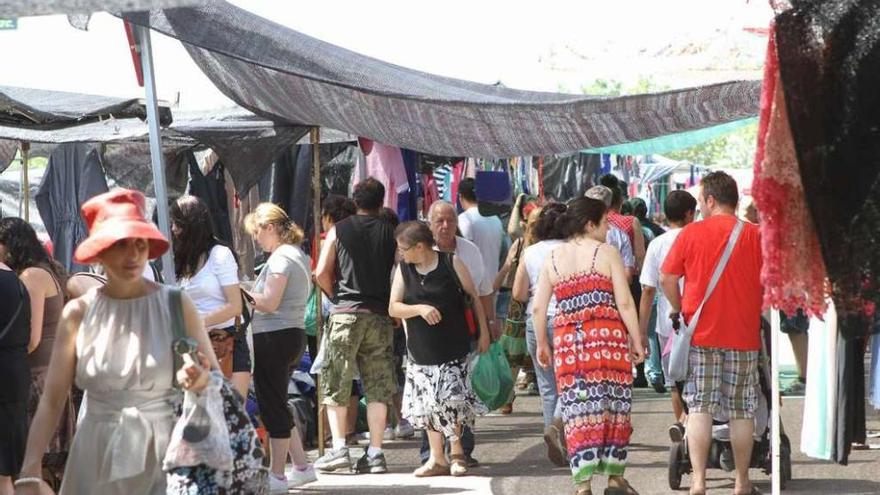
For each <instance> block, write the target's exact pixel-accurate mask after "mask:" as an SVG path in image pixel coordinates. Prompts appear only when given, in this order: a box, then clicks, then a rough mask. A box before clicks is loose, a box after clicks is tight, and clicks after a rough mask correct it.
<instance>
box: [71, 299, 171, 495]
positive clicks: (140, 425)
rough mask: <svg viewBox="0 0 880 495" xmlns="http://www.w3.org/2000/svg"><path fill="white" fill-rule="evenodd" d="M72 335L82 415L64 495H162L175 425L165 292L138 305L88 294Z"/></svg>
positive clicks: (135, 302)
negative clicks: (165, 460) (164, 466)
mask: <svg viewBox="0 0 880 495" xmlns="http://www.w3.org/2000/svg"><path fill="white" fill-rule="evenodd" d="M86 297H88V298H90V301H91V302H90V304H89V306H88V309H87V310H86V313H85V315H84V317H83V320H82V324H81V325H80V329H79V333H78V335H77V337H76V357H77V364H76V377H75V380H76V385H77V386H78V387H80V388H81V389H83V390H85V391H86V399H85V400H84V402H83V403H84V407H85V413H84V414H81V417H80V424H79V426H78V429H77V431H76V436H75V437H74V440H73V445H72V446H71V449H70V455H69V457H68V461H67V467H66V469H65V472H64V481H63V483H62V486H61V494H62V495H79V494H95V493H100V494H102V495H115V494H119V495H130V494H135V493H137V494H150V495H152V494H156V495H158V494H164V493H165V473H164V472H163V471H162V459H163V458H164V456H165V450H166V448H167V446H168V441H169V438H170V436H171V429H172V428H173V427H174V422H175V419H176V418H175V415H174V405H175V403H176V402H177V401H179V400H180V396H181V395H180V392H179V391H177V390H176V389H174V388H173V386H172V378H173V375H174V373H173V369H172V368H173V356H172V350H171V344H172V340H173V335H172V329H171V316H170V313H169V309H168V302H169V301H168V288H167V287H164V286H161V287H160V288H159V289H158V290H156V291H155V292H152V293H150V294H148V295H146V296H143V297H139V298H136V299H124V300H123V299H113V298H110V297H107V296H105V295H104V294H103V292H102V291H101V290H100V289H94V290H93V292H92V293H90V294H89V295H88V296H86Z"/></svg>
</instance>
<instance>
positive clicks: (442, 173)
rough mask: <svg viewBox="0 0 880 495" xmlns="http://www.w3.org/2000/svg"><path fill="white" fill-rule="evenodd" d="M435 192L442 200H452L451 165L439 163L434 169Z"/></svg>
mask: <svg viewBox="0 0 880 495" xmlns="http://www.w3.org/2000/svg"><path fill="white" fill-rule="evenodd" d="M433 175H434V181H435V183H436V185H437V193H438V194H439V197H440V199H442V200H443V201H448V202H450V203H451V202H452V165H441V166H439V167H437V168H435V169H434V174H433Z"/></svg>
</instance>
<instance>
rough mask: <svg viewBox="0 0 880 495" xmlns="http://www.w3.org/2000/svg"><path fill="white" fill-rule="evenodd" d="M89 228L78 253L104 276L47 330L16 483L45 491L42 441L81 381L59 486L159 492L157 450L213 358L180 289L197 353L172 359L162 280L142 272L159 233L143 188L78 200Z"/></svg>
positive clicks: (156, 252)
mask: <svg viewBox="0 0 880 495" xmlns="http://www.w3.org/2000/svg"><path fill="white" fill-rule="evenodd" d="M82 215H83V217H84V218H85V220H86V223H87V224H88V227H89V237H88V238H87V239H85V240H84V241H83V242H82V243H81V244H80V245H79V246H78V247H77V249H76V252H75V253H74V258H75V260H76V261H77V262H78V263H82V264H92V263H100V264H101V265H103V267H104V272H105V274H106V276H107V284H106V285H104V286H103V287H98V288H93V289H91V290H89V291H88V292H87V293H86V294H85V295H83V296H81V297H79V298H77V299H74V300H72V301H70V302H69V303H67V305H66V306H65V307H64V311H63V313H62V316H61V321H60V323H59V327H58V332H57V334H56V337H55V338H56V341H55V347H54V349H53V351H52V357H51V360H50V363H49V371H48V377H47V379H46V388H45V391H44V393H43V396H42V397H41V399H40V405H39V407H38V409H37V413H36V416H35V417H34V420H33V423H32V428H31V431H30V435H29V436H28V442H27V452H26V454H25V459H24V465H23V469H22V472H21V476H19V478H18V480H17V481H16V483H15V484H16V493H45V491H46V490H47V489H48V487H47V486H46V485H45V484H44V483H43V481H42V480H41V478H40V475H41V472H42V466H41V462H42V453H43V452H44V451H45V450H46V446H47V444H48V443H49V440H50V437H51V435H52V432H53V431H54V429H55V425H56V424H57V423H58V419H59V416H60V414H61V409H60V405H61V404H63V400H64V397H66V395H67V393H68V391H69V390H70V387H71V385H72V384H73V383H74V380H75V383H76V385H77V386H79V387H80V388H81V389H83V390H85V391H86V396H87V406H86V408H85V409H86V412H85V415H84V416H83V417H82V418H81V421H80V424H79V427H78V428H77V431H76V435H75V436H74V439H73V445H72V446H71V449H70V455H69V457H68V461H67V467H66V469H65V472H64V479H63V482H62V485H61V492H62V493H101V494H119V495H122V494H125V495H128V494H130V493H144V494H164V493H165V491H166V482H165V473H164V472H163V471H162V459H163V458H164V456H165V450H166V447H167V446H168V442H169V439H170V436H171V430H172V428H173V426H174V424H175V420H176V417H175V411H174V406H173V405H174V403H175V402H176V401H177V400H178V399H179V394H180V392H179V390H177V389H175V388H174V382H175V380H176V381H177V383H178V384H179V385H180V386H181V387H182V388H183V389H186V390H194V391H199V390H201V389H203V388H204V387H205V385H206V384H207V383H208V376H209V371H210V369H211V368H214V369H217V368H219V365H218V364H217V359H216V357H215V356H214V352H213V350H212V348H211V343H210V341H209V339H208V336H207V334H206V333H205V329H204V326H203V324H202V320H201V318H200V317H199V314H198V312H197V311H196V308H195V306H194V305H193V303H192V302H191V301H190V300H189V299H188V298H187V297H186V296H183V297H182V304H183V316H184V322H185V324H186V328H187V333H188V335H189V337H191V338H192V339H194V340H195V341H196V342H197V343H198V351H199V353H198V361H199V362H198V363H195V362H192V361H190V362H189V363H190V364H187V365H184V366H183V367H181V368H180V369H179V370H175V369H174V356H173V351H172V344H173V340H174V337H173V331H172V324H171V321H172V319H171V318H172V317H171V311H172V309H173V308H171V307H170V304H169V303H170V299H169V288H167V287H165V286H161V285H158V284H155V283H153V282H150V281H148V280H146V279H144V278H143V276H142V274H143V273H144V267H145V266H146V264H147V261H148V260H150V259H154V258H157V257H159V256H160V255H162V253H164V252H165V251H166V250H167V249H168V245H169V243H168V241H167V240H166V239H165V237H164V236H163V235H162V234H161V233H160V232H159V230H158V229H156V227H155V226H154V225H153V224H152V223H150V222H148V221H147V220H146V219H145V218H144V196H143V195H142V194H141V193H139V192H137V191H131V190H126V189H118V190H115V191H111V192H108V193H105V194H101V195H99V196H96V197H94V198H92V199H90V200H89V201H87V202H86V203H85V204H84V205H83V207H82Z"/></svg>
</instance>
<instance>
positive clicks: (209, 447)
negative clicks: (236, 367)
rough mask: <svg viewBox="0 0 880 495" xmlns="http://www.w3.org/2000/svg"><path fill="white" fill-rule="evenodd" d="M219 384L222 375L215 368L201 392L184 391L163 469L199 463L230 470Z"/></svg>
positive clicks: (228, 445)
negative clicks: (181, 406) (181, 407)
mask: <svg viewBox="0 0 880 495" xmlns="http://www.w3.org/2000/svg"><path fill="white" fill-rule="evenodd" d="M222 385H223V377H222V376H221V375H220V373H219V372H217V371H214V372H212V373H211V379H210V381H209V382H208V385H207V386H206V387H205V389H204V390H202V391H201V392H200V393H195V392H190V391H188V390H187V391H185V392H184V395H183V413H182V414H181V415H180V418H178V420H177V423H175V424H174V429H173V430H172V431H171V440H170V442H169V443H168V450H167V451H166V452H165V459H164V461H163V462H162V469H163V470H165V471H170V470H172V469H174V468H178V467H193V466H198V465H200V464H201V465H205V466H208V467H210V468H214V469H217V470H220V471H231V470H232V467H233V466H232V448H231V447H230V442H229V430H228V429H227V427H226V418H225V416H224V414H223V397H222V396H221V395H220V387H221V386H222Z"/></svg>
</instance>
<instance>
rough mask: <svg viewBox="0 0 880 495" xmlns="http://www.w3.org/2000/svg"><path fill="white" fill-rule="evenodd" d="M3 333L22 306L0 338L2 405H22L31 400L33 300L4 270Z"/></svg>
mask: <svg viewBox="0 0 880 495" xmlns="http://www.w3.org/2000/svg"><path fill="white" fill-rule="evenodd" d="M0 301H3V304H0V333H2V332H3V329H4V328H6V325H7V324H8V323H9V322H10V320H11V319H12V317H13V315H14V314H15V312H16V310H17V309H18V307H19V304H21V310H20V311H19V312H18V316H17V317H16V318H15V321H14V322H12V326H11V327H9V329H8V330H7V331H6V333H5V334H4V335H2V336H0V376H2V377H3V386H2V387H0V403H4V402H22V401H26V400H27V397H28V390H29V387H30V379H31V377H30V374H31V372H30V365H28V359H27V356H28V353H27V346H28V342H29V341H30V338H31V299H30V297H29V296H28V292H27V290H25V289H24V287H23V286H22V284H21V282H19V280H18V276H16V274H15V273H14V272H11V271H9V270H0Z"/></svg>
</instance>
